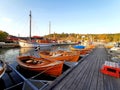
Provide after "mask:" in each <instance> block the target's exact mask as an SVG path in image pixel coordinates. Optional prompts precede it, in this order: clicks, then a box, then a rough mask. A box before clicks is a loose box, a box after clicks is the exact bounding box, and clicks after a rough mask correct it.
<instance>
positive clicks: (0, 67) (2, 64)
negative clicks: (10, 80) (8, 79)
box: [0, 60, 6, 78]
mask: <svg viewBox="0 0 120 90" xmlns="http://www.w3.org/2000/svg"><path fill="white" fill-rule="evenodd" d="M5 70H6V64H5V62H4V61H2V60H0V78H1V77H2V76H3V75H4V73H5Z"/></svg>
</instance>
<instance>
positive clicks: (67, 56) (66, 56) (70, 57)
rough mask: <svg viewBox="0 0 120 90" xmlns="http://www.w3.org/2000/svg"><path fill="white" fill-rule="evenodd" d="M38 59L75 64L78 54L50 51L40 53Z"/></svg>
mask: <svg viewBox="0 0 120 90" xmlns="http://www.w3.org/2000/svg"><path fill="white" fill-rule="evenodd" d="M39 54H40V57H42V58H50V59H54V60H57V61H58V60H61V61H64V60H65V61H70V62H77V61H78V59H79V57H80V55H79V54H75V53H72V52H67V51H62V50H59V51H56V52H50V51H41V52H40V53H39Z"/></svg>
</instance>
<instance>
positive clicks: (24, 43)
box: [19, 40, 52, 48]
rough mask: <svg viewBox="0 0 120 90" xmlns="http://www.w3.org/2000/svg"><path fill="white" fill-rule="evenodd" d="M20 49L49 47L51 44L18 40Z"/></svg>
mask: <svg viewBox="0 0 120 90" xmlns="http://www.w3.org/2000/svg"><path fill="white" fill-rule="evenodd" d="M19 45H20V47H27V48H29V47H40V48H42V47H51V46H52V43H38V42H31V41H27V40H19Z"/></svg>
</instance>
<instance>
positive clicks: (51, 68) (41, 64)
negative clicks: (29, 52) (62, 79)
mask: <svg viewBox="0 0 120 90" xmlns="http://www.w3.org/2000/svg"><path fill="white" fill-rule="evenodd" d="M17 62H18V64H19V65H20V66H21V67H22V68H24V69H27V70H30V71H36V72H40V73H45V74H48V75H51V76H55V77H57V76H59V75H60V74H61V73H62V68H63V63H64V62H63V61H52V60H48V59H45V58H36V57H33V56H19V57H18V58H17Z"/></svg>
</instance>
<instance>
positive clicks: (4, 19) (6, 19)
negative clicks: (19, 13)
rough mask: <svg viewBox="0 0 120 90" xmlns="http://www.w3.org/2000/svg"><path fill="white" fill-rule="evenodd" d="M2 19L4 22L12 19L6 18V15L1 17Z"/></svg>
mask: <svg viewBox="0 0 120 90" xmlns="http://www.w3.org/2000/svg"><path fill="white" fill-rule="evenodd" d="M2 21H4V22H8V23H9V22H11V21H12V19H10V18H7V17H3V18H2Z"/></svg>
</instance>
